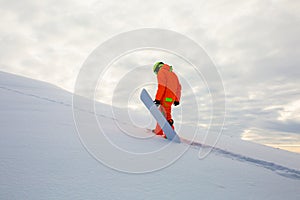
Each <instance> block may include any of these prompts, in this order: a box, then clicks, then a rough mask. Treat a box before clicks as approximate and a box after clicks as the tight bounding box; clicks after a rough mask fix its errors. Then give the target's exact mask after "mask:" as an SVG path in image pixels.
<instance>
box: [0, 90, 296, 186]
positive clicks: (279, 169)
mask: <svg viewBox="0 0 300 200" xmlns="http://www.w3.org/2000/svg"><path fill="white" fill-rule="evenodd" d="M0 89H2V90H6V91H10V92H13V93H17V94H19V95H25V96H30V97H33V98H38V99H40V100H44V101H48V102H51V103H56V104H61V105H64V106H67V107H71V106H72V104H70V103H66V102H63V101H60V100H56V99H52V98H49V97H43V96H40V95H35V94H31V93H26V92H23V91H20V90H16V89H12V88H8V87H4V86H0ZM75 109H79V110H81V111H84V110H83V109H81V108H75ZM86 112H90V111H86ZM92 114H96V115H97V116H99V117H103V118H109V119H112V120H117V119H115V118H114V117H111V116H106V115H104V114H97V113H92ZM117 121H118V120H117ZM121 123H126V122H121ZM126 124H128V123H126ZM131 126H134V125H132V124H131ZM181 140H182V141H183V142H184V143H186V144H189V145H191V147H196V148H212V147H211V146H209V145H204V144H201V143H199V142H197V141H189V140H187V139H183V138H182V139H181ZM213 152H215V153H217V154H220V155H222V156H224V157H229V158H232V159H235V160H238V161H241V162H247V163H251V164H254V165H256V166H259V167H263V168H265V169H268V170H271V171H273V172H275V173H277V174H278V175H281V176H284V177H287V178H291V179H296V180H300V171H299V170H296V169H291V168H288V167H285V166H282V165H279V164H276V163H273V162H268V161H265V160H260V159H255V158H251V157H248V156H244V155H242V154H237V153H234V152H230V151H227V150H225V149H222V148H218V147H213Z"/></svg>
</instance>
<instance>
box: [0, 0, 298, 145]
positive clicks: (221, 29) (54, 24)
mask: <svg viewBox="0 0 300 200" xmlns="http://www.w3.org/2000/svg"><path fill="white" fill-rule="evenodd" d="M0 5H1V7H0V9H1V19H0V22H1V27H0V30H1V31H0V47H1V49H0V51H1V53H0V70H1V71H6V72H10V73H15V74H20V75H23V76H27V77H31V78H34V79H39V80H43V81H46V82H49V83H52V84H55V85H57V86H60V87H62V88H64V89H67V90H69V91H73V90H74V84H75V81H76V77H77V75H78V72H79V70H80V68H81V66H82V64H83V63H84V61H85V60H86V59H87V57H88V56H89V55H90V54H91V53H92V52H93V50H94V49H96V48H97V47H98V46H99V45H100V44H101V43H103V42H104V41H106V40H108V39H109V38H111V37H113V36H115V35H118V34H120V33H122V32H126V31H131V30H135V29H139V28H149V27H150V28H162V29H169V30H172V31H176V32H178V33H181V34H183V35H185V36H187V37H189V38H191V39H192V40H194V41H195V42H197V43H198V44H199V45H200V46H202V47H203V48H204V49H205V51H206V52H207V54H208V55H209V57H210V58H211V59H212V60H213V62H214V63H215V64H216V67H217V69H218V71H219V73H220V76H221V77H222V80H223V84H224V88H225V92H226V113H227V115H226V124H225V130H224V133H226V134H232V135H241V136H242V137H243V138H245V139H257V140H260V141H263V142H264V143H271V145H273V146H276V145H277V146H278V144H279V143H280V145H281V146H284V145H286V146H288V147H287V148H291V146H293V145H294V146H295V147H294V148H298V149H299V151H300V147H299V144H300V138H299V135H300V87H299V85H300V66H299V64H300V37H299V35H300V14H299V13H300V2H299V1H296V0H295V1H293V0H248V1H239V0H211V1H207V0H206V1H204V0H177V1H166V0H159V1H156V0H154V1H138V0H128V1H121V0H112V1H108V0H105V1H97V0H85V1H79V0H60V1H58V0H52V1H51V0H45V1H36V0H23V1H19V0H0ZM156 53H157V52H156ZM153 55H155V53H154V54H153ZM153 55H152V58H153ZM144 57H145V55H144ZM144 57H142V58H144ZM128 60H130V59H128ZM171 60H172V59H171ZM125 61H126V59H124V60H123V61H120V62H123V66H127V67H128V69H130V67H132V65H133V63H132V59H131V62H130V63H129V61H128V63H127V64H126V62H125ZM148 61H149V62H150V61H152V60H151V59H150V60H148ZM173 61H174V62H175V63H172V64H173V65H174V66H176V64H178V65H179V63H176V61H175V60H173ZM124 62H125V63H124ZM178 62H179V61H178ZM174 68H175V67H174ZM179 71H180V70H179ZM178 73H179V74H180V75H181V76H182V77H183V79H189V78H190V77H189V76H191V74H189V73H188V72H182V71H181V72H178ZM151 76H153V75H152V74H151ZM112 77H113V76H112ZM150 79H151V78H150ZM110 80H114V81H115V82H117V81H118V78H116V77H115V78H114V79H113V78H112V79H110ZM152 80H153V81H154V82H155V77H152ZM194 87H196V86H194ZM199 95H200V96H201V95H203V96H204V95H205V92H203V94H201V90H200V92H199ZM102 100H103V99H102ZM104 101H108V102H109V100H105V99H104ZM266 141H267V142H266Z"/></svg>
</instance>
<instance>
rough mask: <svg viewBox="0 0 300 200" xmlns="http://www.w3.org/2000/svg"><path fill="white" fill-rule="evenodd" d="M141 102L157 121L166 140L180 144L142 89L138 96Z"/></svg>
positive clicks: (147, 94) (145, 91) (174, 133)
mask: <svg viewBox="0 0 300 200" xmlns="http://www.w3.org/2000/svg"><path fill="white" fill-rule="evenodd" d="M140 99H141V101H142V102H143V103H144V104H145V106H146V107H147V109H148V110H149V111H150V113H151V114H152V116H153V117H154V119H155V120H156V121H157V123H158V124H159V126H160V127H161V129H162V130H163V132H164V134H165V135H166V136H167V139H169V140H171V141H173V142H176V143H180V138H179V137H178V135H177V134H176V132H175V131H174V130H173V129H172V127H171V126H170V124H169V122H168V121H167V120H166V118H165V117H164V116H163V115H162V113H161V112H160V111H159V110H158V108H157V106H156V105H155V104H154V102H153V100H152V98H151V96H150V95H149V93H148V92H147V90H146V89H143V90H142V92H141V95H140Z"/></svg>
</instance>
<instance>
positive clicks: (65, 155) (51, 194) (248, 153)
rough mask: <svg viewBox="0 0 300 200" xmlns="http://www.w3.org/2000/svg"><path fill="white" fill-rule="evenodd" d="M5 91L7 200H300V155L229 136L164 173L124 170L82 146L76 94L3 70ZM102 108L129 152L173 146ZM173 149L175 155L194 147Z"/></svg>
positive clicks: (3, 195)
mask: <svg viewBox="0 0 300 200" xmlns="http://www.w3.org/2000/svg"><path fill="white" fill-rule="evenodd" d="M0 92H1V93H0V94H1V100H0V112H1V113H0V125H1V132H0V199H31V200H32V199H280V200H282V199H300V190H299V189H300V165H299V162H300V156H299V155H298V154H295V153H290V152H286V151H282V150H278V149H272V148H269V147H264V146H261V145H258V144H253V143H249V142H245V141H241V140H239V139H237V138H230V137H226V136H222V137H221V140H220V141H219V143H218V144H217V147H216V149H215V150H214V151H213V152H212V153H211V154H210V155H209V156H208V157H205V158H204V159H201V160H199V159H198V152H199V145H198V144H195V145H192V146H191V148H189V149H188V151H187V152H186V153H185V154H184V155H183V156H182V157H181V158H180V159H178V160H177V161H176V162H175V163H173V164H172V165H170V166H168V167H166V168H164V169H162V170H158V171H155V172H151V173H142V174H131V173H123V172H119V171H116V170H113V169H111V168H109V167H107V166H105V165H103V164H101V163H100V162H99V161H97V160H96V159H95V158H94V157H93V156H91V154H89V152H88V151H87V150H86V148H85V147H84V146H83V145H82V143H81V141H80V139H79V136H78V134H77V132H76V127H75V125H74V121H73V113H72V94H70V93H68V92H66V91H64V90H62V89H60V88H57V87H55V86H52V85H49V84H47V83H43V82H39V81H35V80H31V79H27V78H23V77H19V76H15V75H11V74H7V73H3V72H1V73H0ZM97 107H99V110H101V113H98V114H99V118H101V120H102V122H104V123H103V126H104V127H103V128H104V129H105V130H109V133H108V134H109V135H110V139H111V140H113V142H115V143H117V144H118V145H120V146H121V147H124V148H127V149H129V150H130V151H138V152H144V151H145V152H147V151H149V150H150V151H151V150H155V149H157V148H161V147H162V146H163V145H165V143H166V141H164V140H162V139H160V138H157V137H151V138H150V135H149V133H147V132H146V131H145V130H144V129H141V128H138V127H135V126H132V125H130V124H129V123H128V120H126V119H123V120H124V123H123V125H124V126H126V127H127V128H128V129H130V130H131V131H132V132H133V133H134V134H135V135H139V134H140V135H141V137H145V138H144V139H142V140H134V139H131V138H130V137H126V136H123V134H122V131H120V129H119V128H118V127H116V126H115V122H116V119H115V118H114V117H113V116H110V114H109V109H108V108H107V106H105V105H103V104H97ZM83 112H84V111H83ZM118 120H120V119H118ZM86 123H87V126H88V125H89V124H88V123H89V122H88V121H87V122H86ZM87 134H88V133H87ZM181 136H182V137H185V138H189V135H181ZM148 137H149V138H148ZM198 139H199V138H198ZM200 140H201V138H200ZM94 142H95V144H99V143H100V144H101V142H102V141H94ZM212 143H213V142H212ZM169 145H170V148H171V149H172V150H173V151H177V150H180V149H181V148H185V147H187V144H179V145H176V144H169ZM208 145H209V143H208ZM112 158H113V155H112ZM120 159H121V158H120ZM159 159H160V160H163V159H166V158H165V157H164V156H163V155H162V156H160V157H159ZM147 162H149V163H148V164H149V165H151V164H152V163H151V162H152V160H149V161H147ZM153 162H155V160H154V161H153ZM125 164H126V163H125Z"/></svg>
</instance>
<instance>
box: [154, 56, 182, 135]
mask: <svg viewBox="0 0 300 200" xmlns="http://www.w3.org/2000/svg"><path fill="white" fill-rule="evenodd" d="M153 72H154V73H155V74H156V75H157V82H158V88H157V92H156V95H155V100H154V101H153V102H154V103H155V104H156V105H157V106H158V108H159V110H160V111H161V112H162V114H163V115H164V116H165V117H166V119H167V121H168V122H169V124H170V125H171V127H172V128H173V129H174V126H173V124H174V120H173V119H172V115H171V110H172V108H171V107H172V105H173V104H174V106H178V105H179V102H180V97H181V85H180V82H179V80H178V77H177V75H176V74H175V73H174V72H173V68H172V66H170V65H168V64H165V63H163V62H157V63H155V65H154V66H153ZM152 132H154V133H155V134H156V135H162V136H163V137H165V138H166V136H165V135H164V133H163V131H162V129H161V128H160V126H159V125H158V124H157V125H156V128H155V129H154V130H153V131H152Z"/></svg>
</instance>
